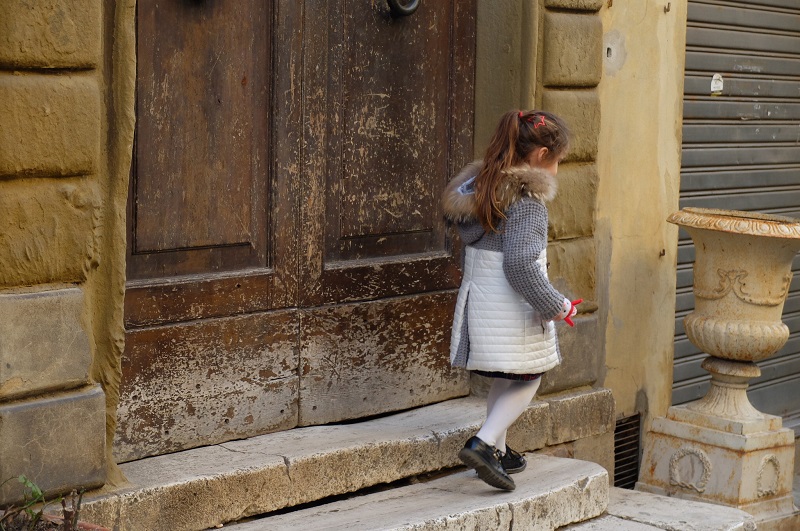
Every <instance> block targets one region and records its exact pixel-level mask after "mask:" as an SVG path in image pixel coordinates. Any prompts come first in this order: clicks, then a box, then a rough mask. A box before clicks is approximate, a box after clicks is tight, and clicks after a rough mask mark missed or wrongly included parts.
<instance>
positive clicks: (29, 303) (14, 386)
mask: <svg viewBox="0 0 800 531" xmlns="http://www.w3.org/2000/svg"><path fill="white" fill-rule="evenodd" d="M82 311H83V291H81V290H80V289H79V288H68V289H59V290H49V291H41V292H35V293H4V294H0V316H2V318H0V400H9V399H15V398H20V397H23V396H28V395H33V394H36V393H41V392H43V391H47V390H54V389H62V388H69V387H78V386H80V385H82V384H84V383H86V382H88V380H89V365H90V364H91V361H92V355H91V351H90V349H89V340H88V338H87V336H86V333H85V332H84V330H83V328H82V327H81V323H80V316H81V312H82Z"/></svg>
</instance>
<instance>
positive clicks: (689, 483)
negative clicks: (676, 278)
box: [636, 208, 800, 529]
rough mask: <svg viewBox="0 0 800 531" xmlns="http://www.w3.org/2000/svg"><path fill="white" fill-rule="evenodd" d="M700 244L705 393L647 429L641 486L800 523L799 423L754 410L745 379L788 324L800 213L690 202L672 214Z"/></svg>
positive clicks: (691, 319)
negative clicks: (797, 496)
mask: <svg viewBox="0 0 800 531" xmlns="http://www.w3.org/2000/svg"><path fill="white" fill-rule="evenodd" d="M668 221H670V222H671V223H675V224H677V225H680V226H682V227H684V228H685V229H686V230H687V231H688V232H689V234H690V236H691V237H692V240H693V241H694V244H695V252H696V259H695V264H694V295H695V309H694V311H693V312H692V313H690V314H689V315H688V316H687V317H686V318H685V320H684V323H685V327H686V332H687V335H688V337H689V340H690V341H691V342H692V343H693V344H694V345H695V346H697V347H699V348H700V349H701V350H703V351H704V352H706V353H708V354H710V356H709V357H708V358H706V360H705V361H704V362H703V365H702V366H703V368H704V369H706V370H707V371H709V372H710V373H711V386H710V389H709V391H708V394H706V396H705V397H703V398H701V399H700V400H697V401H695V402H691V403H689V404H685V405H681V406H673V407H671V408H670V409H669V411H668V413H667V416H666V417H662V418H657V419H655V420H654V422H653V425H652V429H651V431H650V433H648V434H647V437H646V441H645V448H644V457H643V463H642V472H641V474H640V477H639V482H638V483H637V485H636V488H637V489H638V490H643V491H647V492H654V493H658V494H668V495H671V496H677V497H680V498H687V499H696V500H700V501H710V502H714V503H719V504H723V505H729V506H732V507H736V508H738V509H743V510H745V511H747V512H749V513H750V514H752V515H754V516H755V517H756V519H757V521H758V528H759V529H798V528H799V527H800V512H798V510H797V508H795V507H794V500H793V496H792V480H793V478H794V431H793V430H789V429H786V428H783V427H782V419H781V418H780V417H776V416H774V415H767V414H764V413H761V412H760V411H758V410H756V409H755V408H754V407H753V406H752V404H750V401H749V400H748V399H747V393H746V391H747V385H748V381H749V380H750V379H751V378H754V377H757V376H759V375H760V374H761V371H760V369H759V368H758V365H756V364H755V362H756V361H761V360H764V359H767V358H769V357H770V356H772V355H773V354H775V353H776V352H777V351H778V350H779V349H780V348H781V347H782V346H783V345H784V344H785V343H786V341H787V339H788V337H789V329H788V327H786V325H784V324H783V323H782V322H781V312H782V310H783V304H784V302H785V300H786V296H787V295H788V293H789V286H790V284H791V279H792V273H791V267H792V260H793V259H794V257H795V255H796V254H797V251H798V250H800V222H798V221H797V220H795V219H792V218H785V217H780V216H769V215H763V214H756V213H749V212H738V211H731V210H711V209H694V208H686V209H683V210H681V211H680V212H677V213H675V214H673V215H671V216H670V217H669V219H668Z"/></svg>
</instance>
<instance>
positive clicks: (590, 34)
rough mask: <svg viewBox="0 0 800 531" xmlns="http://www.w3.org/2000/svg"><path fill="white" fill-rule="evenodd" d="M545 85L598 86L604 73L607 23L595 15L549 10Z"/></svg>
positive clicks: (545, 38) (546, 23)
mask: <svg viewBox="0 0 800 531" xmlns="http://www.w3.org/2000/svg"><path fill="white" fill-rule="evenodd" d="M543 46H544V51H543V54H542V59H543V64H542V68H543V82H544V85H545V86H560V87H595V86H597V84H598V83H600V78H601V77H602V74H603V59H602V57H603V56H602V49H603V24H602V22H601V21H600V17H599V16H597V15H594V14H575V13H563V12H555V13H553V12H546V13H545V15H544V42H543Z"/></svg>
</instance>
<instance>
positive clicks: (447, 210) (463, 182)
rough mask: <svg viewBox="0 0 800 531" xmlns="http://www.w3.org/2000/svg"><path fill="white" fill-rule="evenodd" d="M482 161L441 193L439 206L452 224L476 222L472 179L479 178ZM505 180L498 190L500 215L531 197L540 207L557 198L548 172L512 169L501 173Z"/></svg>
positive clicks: (515, 167)
mask: <svg viewBox="0 0 800 531" xmlns="http://www.w3.org/2000/svg"><path fill="white" fill-rule="evenodd" d="M482 166H483V161H481V160H477V161H474V162H472V163H470V164H468V165H467V166H466V167H464V169H462V170H461V171H460V172H459V173H458V175H456V176H455V177H454V178H453V179H452V180H451V181H450V182H449V183H447V186H446V187H445V189H444V193H443V194H442V204H443V206H444V215H445V217H447V218H448V219H450V220H451V221H455V222H462V221H466V220H468V219H475V218H477V216H476V215H475V194H474V192H473V190H474V188H473V186H472V182H470V181H471V179H472V178H473V177H475V176H476V175H478V172H479V171H480V169H481V167H482ZM503 174H504V178H503V180H502V181H500V184H499V185H498V186H497V191H496V195H497V206H498V207H499V208H500V210H501V211H503V212H505V210H506V209H507V208H508V207H510V206H511V205H512V204H514V203H515V202H517V201H519V200H520V199H522V198H523V197H533V198H535V199H538V200H539V201H541V202H542V203H544V202H546V201H551V200H552V199H553V198H554V197H555V195H556V180H555V178H554V177H553V176H552V175H551V174H549V173H548V172H546V171H544V170H541V169H539V168H533V167H531V166H528V165H527V164H521V165H519V166H514V167H511V168H509V169H507V170H505V171H504V172H503Z"/></svg>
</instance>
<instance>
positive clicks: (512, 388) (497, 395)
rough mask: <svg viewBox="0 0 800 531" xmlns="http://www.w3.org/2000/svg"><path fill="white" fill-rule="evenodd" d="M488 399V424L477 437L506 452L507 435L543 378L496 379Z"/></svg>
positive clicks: (534, 394) (485, 424)
mask: <svg viewBox="0 0 800 531" xmlns="http://www.w3.org/2000/svg"><path fill="white" fill-rule="evenodd" d="M493 380H494V381H493V382H492V387H491V388H490V389H489V396H488V397H487V399H486V422H484V423H483V426H481V429H480V431H478V434H477V437H478V438H479V439H480V440H482V441H483V442H485V443H486V444H490V445H492V446H494V447H495V448H497V449H498V450H500V451H501V452H505V451H506V433H507V432H508V428H509V427H510V426H511V425H512V424H513V423H514V421H515V420H517V419H518V418H519V416H520V415H522V413H523V412H524V411H525V409H526V408H527V407H528V405H529V404H530V403H531V400H533V397H534V396H536V391H538V390H539V383H540V382H541V380H542V379H541V378H537V379H536V380H533V381H532V382H519V381H515V380H506V379H505V378H494V379H493Z"/></svg>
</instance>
